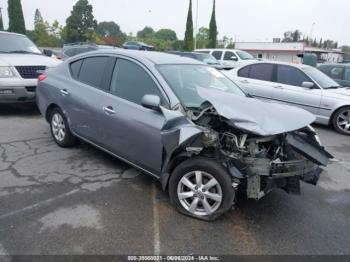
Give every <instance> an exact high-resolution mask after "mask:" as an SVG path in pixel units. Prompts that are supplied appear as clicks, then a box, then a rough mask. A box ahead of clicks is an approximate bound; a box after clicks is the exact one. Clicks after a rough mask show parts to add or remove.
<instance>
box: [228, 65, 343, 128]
mask: <svg viewBox="0 0 350 262" xmlns="http://www.w3.org/2000/svg"><path fill="white" fill-rule="evenodd" d="M225 74H227V76H228V77H229V78H231V79H232V80H233V81H235V82H236V83H237V84H238V85H239V86H240V87H241V88H242V89H243V90H244V91H245V92H246V93H248V94H250V95H251V96H253V97H256V98H260V99H264V100H269V101H275V102H278V103H282V104H287V105H294V106H297V107H300V108H303V109H305V110H307V111H309V112H311V113H313V114H314V115H315V116H316V121H315V122H316V123H319V124H322V125H332V126H333V127H334V128H335V130H336V131H338V132H339V133H341V134H345V135H350V88H344V87H342V86H340V85H339V84H338V83H337V82H335V81H334V80H333V79H331V78H330V77H328V76H327V75H325V74H324V73H322V72H321V71H319V70H318V69H316V68H313V67H310V66H307V65H298V64H291V63H280V62H269V61H266V62H265V61H263V62H254V63H250V64H249V65H246V66H243V67H240V68H236V69H234V70H232V71H229V72H227V73H226V72H225Z"/></svg>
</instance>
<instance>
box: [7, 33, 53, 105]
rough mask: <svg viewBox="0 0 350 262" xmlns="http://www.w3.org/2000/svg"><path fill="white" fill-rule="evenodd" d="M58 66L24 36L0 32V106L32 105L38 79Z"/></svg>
mask: <svg viewBox="0 0 350 262" xmlns="http://www.w3.org/2000/svg"><path fill="white" fill-rule="evenodd" d="M59 63H60V61H59V60H57V59H53V58H49V57H47V56H45V55H43V54H42V53H41V52H40V50H39V49H38V48H37V47H36V46H35V44H34V43H33V42H32V41H30V40H29V39H28V38H27V37H26V36H25V35H21V34H15V33H8V32H1V31H0V103H26V102H35V90H36V84H37V78H38V76H39V75H40V74H41V73H42V71H44V70H45V69H47V68H51V67H55V66H57V65H58V64H59Z"/></svg>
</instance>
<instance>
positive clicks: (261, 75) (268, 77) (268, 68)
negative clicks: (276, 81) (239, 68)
mask: <svg viewBox="0 0 350 262" xmlns="http://www.w3.org/2000/svg"><path fill="white" fill-rule="evenodd" d="M272 73H273V64H255V65H251V66H250V73H249V78H253V79H258V80H263V81H272Z"/></svg>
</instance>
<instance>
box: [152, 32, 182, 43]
mask: <svg viewBox="0 0 350 262" xmlns="http://www.w3.org/2000/svg"><path fill="white" fill-rule="evenodd" d="M154 36H155V38H157V39H159V40H163V41H176V40H177V36H176V32H175V31H173V30H171V29H160V30H158V31H157V32H156V33H155V35H154Z"/></svg>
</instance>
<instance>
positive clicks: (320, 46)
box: [318, 38, 323, 48]
mask: <svg viewBox="0 0 350 262" xmlns="http://www.w3.org/2000/svg"><path fill="white" fill-rule="evenodd" d="M322 44H323V43H322V38H321V39H320V42H319V43H318V47H319V48H322Z"/></svg>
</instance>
